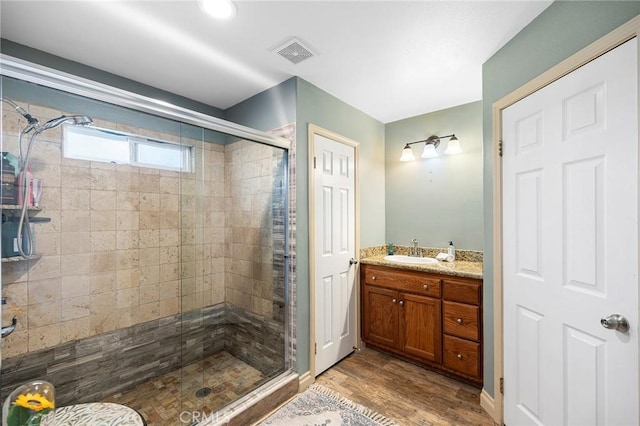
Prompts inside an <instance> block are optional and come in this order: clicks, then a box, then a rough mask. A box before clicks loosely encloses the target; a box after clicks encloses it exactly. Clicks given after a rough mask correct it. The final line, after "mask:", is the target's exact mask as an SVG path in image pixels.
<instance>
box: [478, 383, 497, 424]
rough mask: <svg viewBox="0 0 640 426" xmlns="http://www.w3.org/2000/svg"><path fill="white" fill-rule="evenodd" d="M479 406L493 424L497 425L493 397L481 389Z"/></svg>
mask: <svg viewBox="0 0 640 426" xmlns="http://www.w3.org/2000/svg"><path fill="white" fill-rule="evenodd" d="M480 406H481V407H482V408H484V411H486V412H487V413H488V414H489V415H490V416H491V418H492V419H493V422H494V423H496V424H497V423H498V422H497V420H496V418H497V416H496V405H495V403H494V401H493V397H492V396H491V395H489V393H487V391H486V390H485V389H484V388H482V392H481V393H480Z"/></svg>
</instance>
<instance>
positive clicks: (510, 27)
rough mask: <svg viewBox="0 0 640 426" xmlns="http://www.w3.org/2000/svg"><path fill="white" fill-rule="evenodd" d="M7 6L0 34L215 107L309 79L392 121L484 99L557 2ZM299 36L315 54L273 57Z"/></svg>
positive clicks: (5, 1) (0, 15) (181, 0)
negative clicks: (529, 29) (494, 71)
mask: <svg viewBox="0 0 640 426" xmlns="http://www.w3.org/2000/svg"><path fill="white" fill-rule="evenodd" d="M236 4H237V9H238V11H237V15H236V17H235V19H233V20H232V21H228V22H221V21H215V20H213V19H212V18H209V17H208V16H206V15H204V14H203V13H202V12H201V11H200V9H199V8H198V5H197V4H196V1H195V0H177V1H153V0H146V1H140V0H138V1H24V0H20V1H13V0H1V1H0V20H1V21H0V24H1V25H0V35H1V36H2V38H5V39H8V40H12V41H14V42H17V43H21V44H24V45H27V46H30V47H34V48H36V49H40V50H44V51H46V52H49V53H52V54H54V55H58V56H61V57H63V58H67V59H70V60H73V61H76V62H80V63H83V64H86V65H90V66H92V67H96V68H99V69H102V70H105V71H108V72H111V73H114V74H118V75H121V76H123V77H127V78H129V79H132V80H136V81H139V82H142V83H145V84H148V85H151V86H154V87H157V88H160V89H164V90H167V91H169V92H173V93H176V94H180V95H183V96H186V97H188V98H191V99H194V100H197V101H200V102H203V103H206V104H209V105H213V106H216V107H218V108H221V109H226V108H228V107H231V106H233V105H235V104H237V103H239V102H241V101H243V100H244V99H246V98H248V97H251V96H252V95H255V94H257V93H259V92H261V91H263V90H265V89H267V88H269V87H272V86H274V85H276V84H278V83H280V82H282V81H284V80H286V79H288V78H290V77H292V76H299V77H301V78H303V79H305V80H307V81H309V82H310V83H312V84H314V85H316V86H318V87H319V88H321V89H323V90H325V91H327V92H329V93H330V94H332V95H334V96H336V97H337V98H339V99H341V100H343V101H344V102H346V103H348V104H350V105H352V106H354V107H355V108H357V109H359V110H361V111H363V112H365V113H367V114H369V115H371V116H373V117H374V118H376V119H378V120H380V121H382V122H384V123H387V122H391V121H396V120H399V119H403V118H408V117H413V116H416V115H420V114H424V113H427V112H431V111H436V110H440V109H443V108H447V107H451V106H455V105H460V104H463V103H467V102H472V101H476V100H479V99H481V97H482V63H483V62H485V61H486V60H487V59H488V58H489V57H491V55H493V54H494V53H495V52H496V51H497V50H498V49H499V48H500V47H502V46H503V45H504V44H505V43H506V42H507V41H508V40H509V39H511V38H512V37H513V36H514V35H515V34H517V33H518V32H519V31H520V30H521V29H522V28H523V27H525V26H526V25H527V24H528V23H529V22H531V20H533V19H534V18H535V17H536V16H537V15H538V14H539V13H540V12H542V11H543V10H544V9H545V8H546V7H548V6H549V4H551V1H541V0H533V1H529V0H514V1H492V2H489V1H479V0H476V1H465V2H462V1H444V0H440V1H351V2H343V1H335V0H334V1H279V2H272V1H242V0H239V1H237V2H236ZM292 37H297V38H298V39H299V40H301V41H302V42H303V43H304V44H305V45H306V46H307V47H308V48H310V49H312V50H313V51H314V53H316V54H317V55H316V56H314V57H312V58H310V59H308V60H306V61H304V62H301V63H299V64H298V65H294V64H292V63H290V62H289V61H287V60H286V59H284V58H282V57H281V56H279V55H276V54H275V53H273V50H274V49H275V48H276V47H279V46H281V45H282V44H283V43H285V42H286V41H287V40H288V39H290V38H292Z"/></svg>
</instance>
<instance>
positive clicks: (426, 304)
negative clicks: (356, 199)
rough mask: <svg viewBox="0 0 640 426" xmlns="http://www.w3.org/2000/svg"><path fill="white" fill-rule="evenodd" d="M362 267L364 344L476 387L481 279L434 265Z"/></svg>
mask: <svg viewBox="0 0 640 426" xmlns="http://www.w3.org/2000/svg"><path fill="white" fill-rule="evenodd" d="M362 263H363V264H362V266H361V270H360V285H361V298H362V300H361V302H362V305H361V306H362V309H361V314H362V338H363V340H364V341H365V343H366V344H367V345H368V346H372V347H375V348H378V349H381V350H384V351H386V352H390V353H393V354H395V355H399V356H401V357H404V358H407V359H409V360H412V361H415V362H418V363H420V364H422V365H425V366H427V367H429V368H432V369H434V370H438V371H440V372H443V373H445V374H447V375H449V376H452V377H455V378H458V379H461V380H463V381H465V382H468V383H472V384H475V385H482V279H481V278H478V277H476V276H477V275H478V274H477V273H471V272H470V273H466V272H464V271H462V272H461V271H460V270H459V269H458V270H455V269H452V273H453V274H449V273H447V272H448V271H447V269H446V268H444V267H441V268H439V267H438V265H436V266H432V267H431V268H419V267H415V266H413V267H408V266H406V267H405V265H393V266H389V265H387V264H386V263H385V262H379V261H370V262H367V261H366V260H363V261H362ZM372 263H373V264H372ZM452 268H455V267H452ZM421 269H422V270H421ZM480 277H481V274H480Z"/></svg>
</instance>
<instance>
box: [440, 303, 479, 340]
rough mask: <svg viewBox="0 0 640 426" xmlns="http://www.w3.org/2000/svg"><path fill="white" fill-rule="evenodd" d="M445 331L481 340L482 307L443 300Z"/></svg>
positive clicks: (465, 337)
mask: <svg viewBox="0 0 640 426" xmlns="http://www.w3.org/2000/svg"><path fill="white" fill-rule="evenodd" d="M443 318H444V332H445V333H446V334H453V335H454V336H458V337H462V338H464V339H471V340H476V341H480V327H479V323H480V320H479V318H480V308H479V307H478V306H473V305H463V304H462V303H455V302H447V301H444V302H443Z"/></svg>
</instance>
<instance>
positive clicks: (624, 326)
mask: <svg viewBox="0 0 640 426" xmlns="http://www.w3.org/2000/svg"><path fill="white" fill-rule="evenodd" d="M600 324H602V326H603V327H604V328H610V329H613V330H618V331H620V332H622V333H624V332H626V331H629V321H627V319H626V318H625V317H623V316H622V315H619V314H611V315H607V316H606V317H602V318H600Z"/></svg>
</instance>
